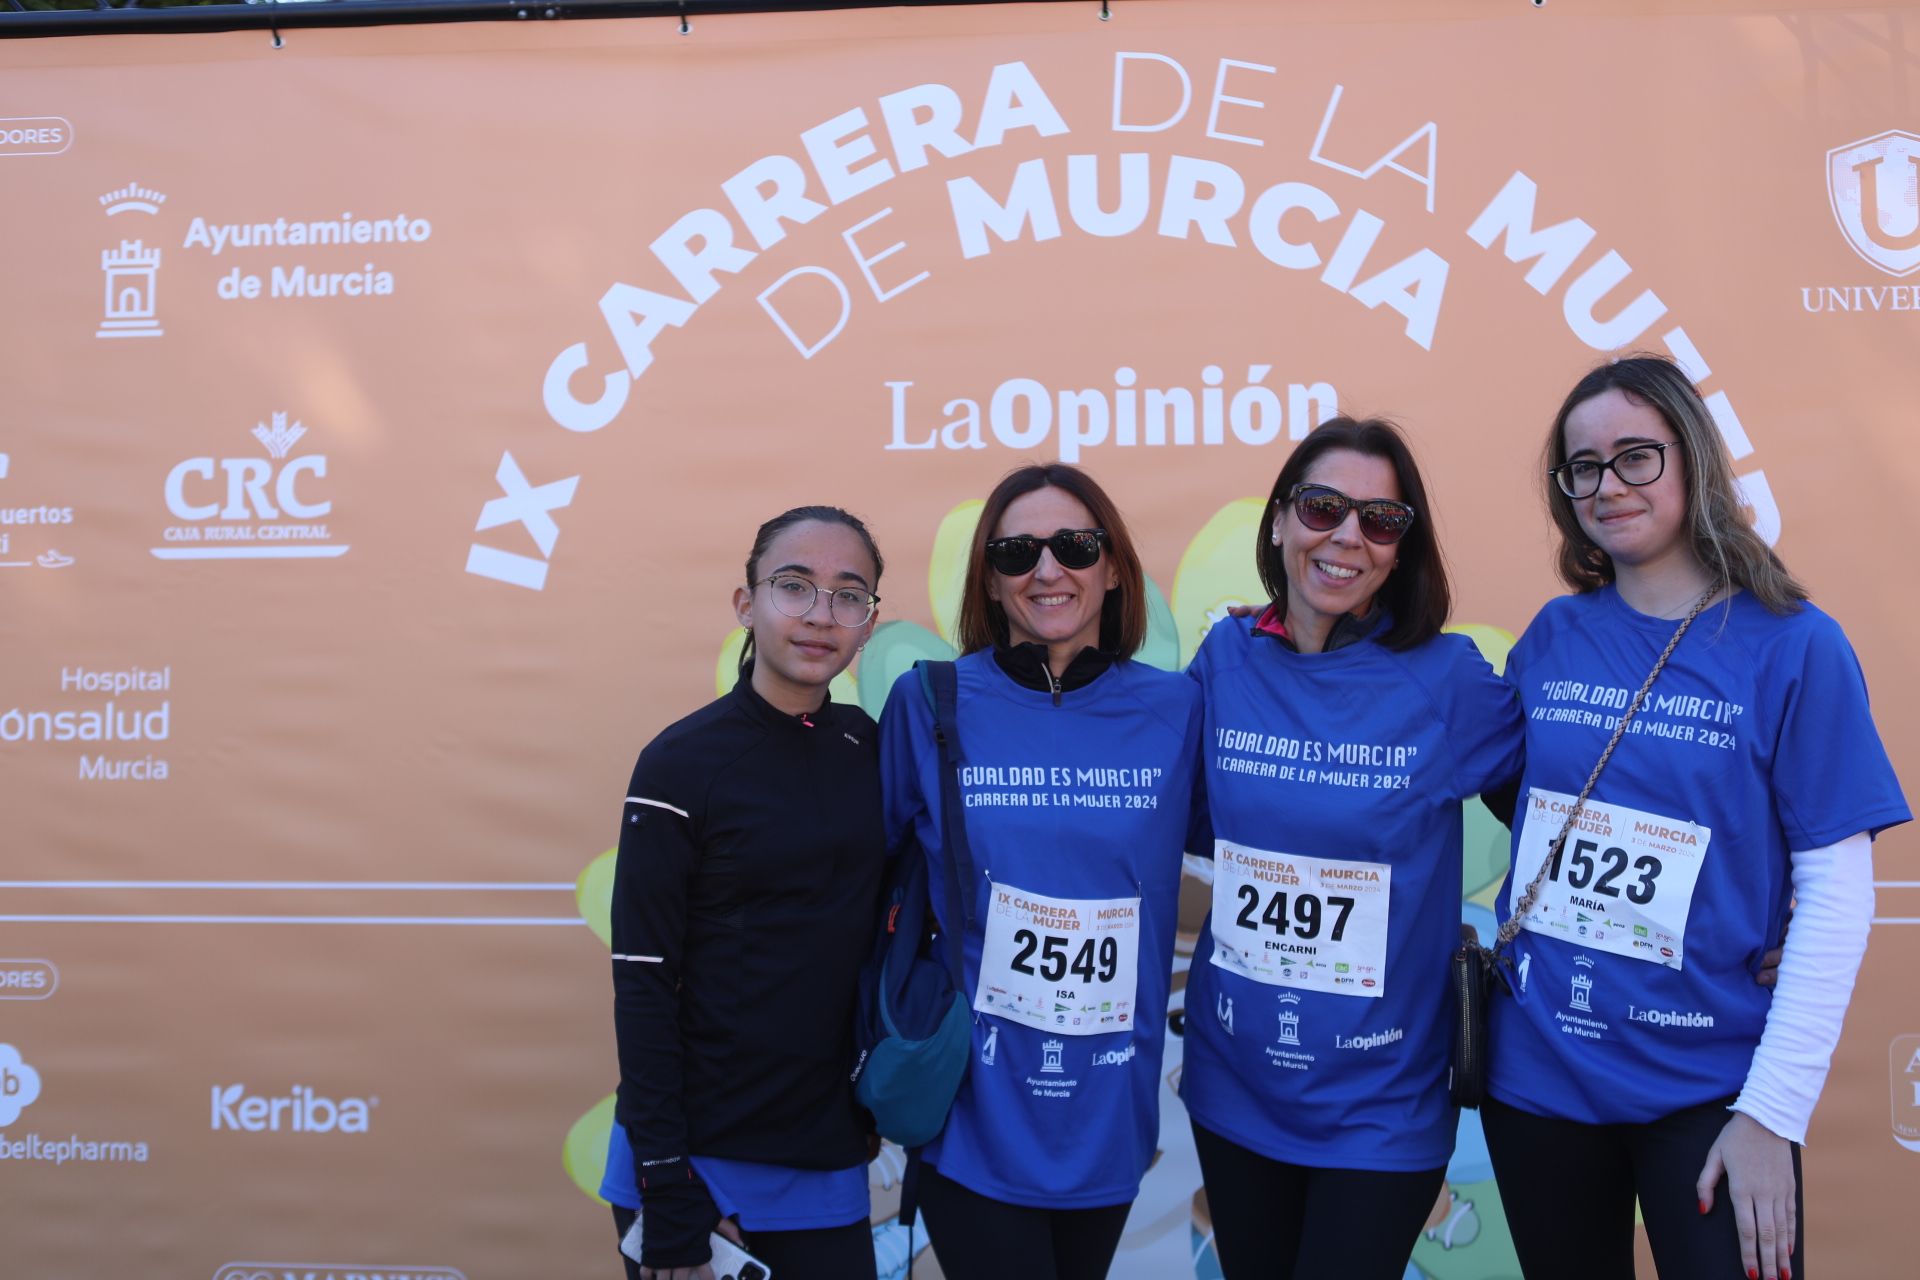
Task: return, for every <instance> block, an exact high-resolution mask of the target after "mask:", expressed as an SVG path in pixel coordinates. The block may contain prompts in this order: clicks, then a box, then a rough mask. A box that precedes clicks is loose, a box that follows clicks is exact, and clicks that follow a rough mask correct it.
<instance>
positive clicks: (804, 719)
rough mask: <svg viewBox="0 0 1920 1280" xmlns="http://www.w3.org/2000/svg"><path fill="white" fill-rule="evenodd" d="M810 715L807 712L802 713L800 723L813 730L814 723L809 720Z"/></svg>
mask: <svg viewBox="0 0 1920 1280" xmlns="http://www.w3.org/2000/svg"><path fill="white" fill-rule="evenodd" d="M810 714H811V713H810V712H806V711H802V712H801V713H800V723H801V724H803V725H805V726H807V728H809V729H811V728H813V721H812V720H810V719H808V718H807V717H808V716H809V715H810Z"/></svg>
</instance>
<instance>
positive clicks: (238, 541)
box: [150, 413, 348, 560]
mask: <svg viewBox="0 0 1920 1280" xmlns="http://www.w3.org/2000/svg"><path fill="white" fill-rule="evenodd" d="M288 419H289V415H288V414H285V413H276V414H274V415H273V417H272V423H271V425H269V424H268V423H265V422H261V423H256V424H255V425H254V428H253V431H252V435H253V438H254V439H255V440H256V441H257V442H258V443H259V446H260V448H261V449H262V450H264V451H265V453H266V455H267V456H266V457H264V458H262V457H257V456H244V455H243V456H237V457H221V458H216V457H213V456H211V455H203V456H201V457H197V458H188V459H186V460H185V461H184V462H180V463H176V464H175V465H174V467H173V469H172V470H171V471H169V472H167V479H166V485H165V488H164V495H165V498H166V503H167V511H168V513H169V514H170V515H172V516H173V518H174V519H175V520H176V521H178V522H179V523H177V524H173V525H169V526H167V527H166V529H165V530H163V531H162V533H161V540H162V541H163V542H165V543H166V544H167V545H165V546H159V547H152V548H150V550H151V551H152V552H153V554H154V555H155V556H156V557H157V558H159V559H161V560H305V559H314V558H331V557H333V556H343V555H345V554H346V553H347V549H348V547H347V544H346V543H344V542H341V541H339V540H338V539H337V537H336V536H335V534H334V532H333V529H332V527H331V526H329V525H328V524H326V523H324V521H325V520H326V519H327V517H328V516H330V515H332V514H333V501H332V499H330V498H324V497H321V496H320V482H321V481H323V480H325V479H326V478H327V456H326V455H325V454H324V453H313V452H305V451H303V452H300V453H297V454H296V453H295V452H294V450H295V447H296V446H297V445H298V444H299V443H300V441H301V440H302V439H304V438H305V436H306V434H307V428H306V426H305V425H304V424H302V423H300V422H298V421H289V420H288ZM289 455H291V456H289Z"/></svg>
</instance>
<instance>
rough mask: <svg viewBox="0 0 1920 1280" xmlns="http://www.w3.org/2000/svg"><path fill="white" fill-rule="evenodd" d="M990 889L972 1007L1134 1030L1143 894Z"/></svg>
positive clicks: (1053, 1023) (1031, 1019) (1020, 1018)
mask: <svg viewBox="0 0 1920 1280" xmlns="http://www.w3.org/2000/svg"><path fill="white" fill-rule="evenodd" d="M988 892H989V895H990V896H989V903H988V908H987V919H986V939H985V941H984V942H983V944H982V946H981V952H980V985H979V986H978V987H977V988H976V989H975V990H974V993H973V1007H974V1008H975V1009H978V1010H979V1011H980V1012H982V1013H990V1014H992V1015H994V1016H995V1017H997V1018H1005V1019H1007V1020H1008V1021H1010V1022H1018V1023H1021V1024H1023V1025H1025V1026H1029V1027H1035V1028H1038V1029H1041V1030H1044V1031H1051V1032H1054V1033H1055V1034H1057V1035H1069V1036H1093V1035H1105V1034H1107V1033H1108V1032H1113V1031H1129V1030H1132V1028H1133V1025H1134V1023H1133V1019H1134V1016H1135V1014H1136V1013H1137V1012H1138V1011H1137V1010H1136V1009H1135V1008H1134V999H1135V990H1134V989H1135V987H1136V985H1137V983H1138V978H1139V967H1140V899H1138V898H1054V897H1049V896H1047V895H1046V894H1043V893H1032V892H1029V891H1028V890H1025V889H1016V888H1014V887H1013V886H1012V885H1009V884H1002V883H998V882H996V883H994V884H993V885H991V886H990V887H989V891H988Z"/></svg>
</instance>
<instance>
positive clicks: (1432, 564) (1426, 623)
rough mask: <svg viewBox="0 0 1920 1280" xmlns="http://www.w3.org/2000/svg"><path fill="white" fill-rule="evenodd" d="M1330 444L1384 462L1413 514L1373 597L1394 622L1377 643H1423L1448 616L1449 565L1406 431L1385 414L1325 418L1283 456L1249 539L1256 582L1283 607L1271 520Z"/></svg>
mask: <svg viewBox="0 0 1920 1280" xmlns="http://www.w3.org/2000/svg"><path fill="white" fill-rule="evenodd" d="M1336 449H1345V450H1348V451H1349V452H1352V453H1358V454H1362V455H1364V456H1366V457H1369V458H1384V459H1386V461H1387V463H1388V464H1389V465H1390V466H1392V467H1393V474H1394V478H1395V479H1396V480H1398V481H1399V483H1400V498H1401V501H1403V502H1406V503H1408V504H1409V505H1411V506H1412V507H1413V509H1414V511H1415V512H1417V513H1418V516H1417V518H1416V519H1415V520H1414V522H1413V527H1412V528H1410V529H1408V530H1407V532H1406V535H1405V536H1404V537H1402V538H1401V539H1400V542H1399V552H1400V559H1399V564H1398V566H1397V567H1396V568H1395V569H1394V571H1393V572H1392V573H1390V574H1388V575H1387V581H1386V583H1385V585H1383V586H1382V587H1381V588H1380V593H1379V595H1377V596H1376V597H1374V599H1375V601H1376V602H1377V603H1378V604H1380V605H1381V606H1383V607H1385V609H1386V610H1387V612H1388V613H1389V614H1390V615H1392V618H1393V625H1392V626H1391V627H1389V628H1388V629H1387V632H1386V634H1385V635H1382V636H1381V637H1380V638H1379V639H1380V643H1381V644H1383V645H1385V646H1386V647H1387V648H1389V649H1411V648H1413V647H1414V646H1416V645H1420V644H1424V643H1426V642H1427V641H1428V640H1431V639H1433V638H1434V637H1435V636H1437V635H1439V634H1440V628H1441V627H1444V626H1445V625H1446V624H1447V614H1448V613H1449V612H1451V610H1452V608H1453V592H1452V591H1451V589H1450V588H1449V587H1448V586H1447V566H1446V563H1445V562H1444V561H1443V560H1442V559H1441V558H1440V544H1439V542H1438V541H1437V540H1436V539H1435V538H1434V534H1433V508H1432V506H1430V505H1429V504H1428V502H1427V486H1426V485H1425V484H1424V483H1423V482H1422V481H1421V479H1420V468H1419V467H1418V466H1416V465H1414V461H1413V451H1412V450H1411V449H1409V448H1408V447H1407V438H1406V436H1404V435H1402V434H1401V431H1400V428H1398V427H1396V426H1394V425H1393V423H1391V422H1388V421H1387V420H1386V419H1384V418H1362V419H1354V418H1349V417H1346V416H1344V415H1343V416H1341V417H1337V418H1329V419H1327V420H1326V421H1325V422H1323V423H1321V424H1320V425H1319V426H1317V427H1315V428H1314V429H1313V430H1312V431H1310V432H1308V433H1307V438H1306V439H1305V440H1302V441H1301V442H1300V445H1299V447H1298V448H1296V449H1295V450H1294V451H1293V453H1292V455H1291V456H1290V457H1288V459H1287V462H1286V465H1285V466H1283V467H1281V468H1280V476H1279V478H1278V479H1276V480H1275V481H1274V482H1273V493H1272V494H1271V495H1269V497H1268V501H1267V516H1266V519H1264V520H1262V521H1261V522H1260V529H1259V533H1258V534H1257V536H1256V537H1255V539H1254V551H1253V556H1254V563H1256V564H1257V565H1259V566H1260V585H1261V586H1263V587H1265V588H1266V590H1267V594H1268V595H1269V596H1270V597H1272V598H1273V600H1274V601H1275V602H1276V603H1277V604H1278V605H1279V606H1280V608H1281V609H1283V610H1284V609H1285V608H1286V603H1287V567H1286V561H1285V556H1284V555H1283V549H1282V548H1280V547H1276V546H1274V545H1273V542H1272V540H1271V539H1270V538H1269V536H1268V535H1269V534H1270V533H1271V532H1272V529H1273V522H1274V521H1275V520H1277V519H1279V517H1280V516H1281V514H1282V513H1283V511H1284V510H1285V508H1286V505H1287V495H1288V494H1290V493H1292V492H1293V486H1295V485H1297V484H1301V483H1303V482H1305V480H1306V478H1307V472H1308V471H1309V470H1311V469H1312V467H1313V464H1314V463H1315V462H1317V461H1319V460H1320V458H1321V456H1322V455H1324V454H1328V453H1331V452H1333V451H1334V450H1336ZM1349 496H1351V497H1355V498H1371V497H1378V496H1379V495H1378V494H1369V493H1356V494H1351V495H1349Z"/></svg>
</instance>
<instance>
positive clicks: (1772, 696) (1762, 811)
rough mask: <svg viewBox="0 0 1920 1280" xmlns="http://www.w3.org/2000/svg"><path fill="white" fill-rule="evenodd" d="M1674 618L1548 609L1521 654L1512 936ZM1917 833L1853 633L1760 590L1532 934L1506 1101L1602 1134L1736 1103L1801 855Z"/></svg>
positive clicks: (1698, 638)
mask: <svg viewBox="0 0 1920 1280" xmlns="http://www.w3.org/2000/svg"><path fill="white" fill-rule="evenodd" d="M1677 625H1678V624H1677V623H1675V622H1673V621H1671V620H1668V619H1664V618H1653V617H1648V616H1646V615H1644V614H1641V613H1638V612H1635V611H1634V610H1633V609H1631V608H1630V607H1628V606H1627V604H1626V603H1625V602H1624V601H1622V600H1621V599H1620V595H1619V593H1618V592H1617V591H1616V590H1615V589H1614V588H1612V587H1607V588H1604V589H1602V590H1599V591H1595V592H1592V593H1590V594H1586V595H1576V596H1566V597H1562V598H1561V599H1558V600H1555V601H1553V602H1552V603H1550V604H1548V605H1547V606H1546V608H1544V609H1542V610H1541V611H1540V614H1539V616H1538V617H1536V618H1535V619H1534V620H1533V624H1532V625H1531V626H1529V627H1528V628H1527V632H1526V634H1525V635H1524V636H1522V637H1521V639H1520V643H1519V644H1518V645H1517V646H1516V647H1515V649H1514V651H1513V654H1512V656H1511V657H1510V658H1509V659H1508V662H1507V678H1508V680H1509V681H1511V682H1512V683H1513V686H1514V688H1515V689H1516V690H1517V691H1518V692H1519V695H1520V699H1521V701H1522V703H1523V704H1524V705H1525V708H1526V715H1527V727H1526V734H1527V761H1526V774H1525V777H1524V779H1523V786H1522V788H1521V792H1520V804H1519V809H1518V812H1516V814H1515V816H1514V844H1513V847H1514V857H1515V869H1514V871H1513V874H1512V875H1511V876H1510V877H1509V880H1508V887H1507V889H1505V890H1503V891H1502V893H1501V896H1500V904H1499V906H1500V911H1499V914H1500V918H1501V919H1502V920H1505V919H1506V918H1507V917H1508V916H1509V915H1510V914H1511V912H1512V909H1513V903H1514V895H1515V894H1517V893H1521V892H1524V890H1525V887H1526V885H1527V883H1528V882H1529V881H1530V880H1531V879H1532V878H1533V873H1534V871H1535V869H1536V868H1538V867H1539V866H1540V865H1541V863H1542V862H1543V861H1544V857H1545V853H1546V851H1547V849H1548V848H1549V847H1550V845H1551V843H1552V841H1553V838H1554V837H1555V836H1556V835H1558V834H1559V830H1560V827H1561V826H1562V825H1563V823H1564V821H1565V815H1566V813H1567V811H1568V808H1569V807H1570V806H1571V803H1572V801H1573V800H1574V799H1575V798H1576V797H1577V796H1578V794H1579V792H1580V789H1581V787H1582V786H1584V785H1585V783H1586V780H1587V776H1588V774H1589V773H1590V772H1591V771H1592V769H1593V765H1594V761H1596V760H1597V759H1598V758H1599V756H1600V752H1601V750H1602V749H1603V748H1604V747H1605V746H1606V743H1607V739H1608V738H1609V737H1610V736H1611V734H1612V732H1613V729H1614V726H1615V725H1616V724H1617V723H1618V722H1619V718H1620V715H1621V712H1622V711H1623V710H1625V708H1626V706H1627V704H1628V702H1629V700H1630V699H1631V698H1632V696H1633V694H1634V692H1635V691H1636V690H1638V689H1639V687H1640V685H1641V683H1642V682H1643V681H1644V680H1645V679H1646V677H1647V673H1648V672H1649V671H1651V670H1652V669H1653V664H1654V661H1655V659H1656V658H1657V657H1658V656H1659V653H1660V651H1661V649H1662V648H1664V647H1665V645H1666V643H1667V641H1668V639H1669V638H1670V637H1671V636H1672V635H1673V633H1674V629H1675V627H1676V626H1677ZM1911 817H1912V814H1911V813H1910V812H1909V810H1908V808H1907V803H1906V800H1905V798H1904V797H1903V796H1902V794H1901V791H1900V784H1899V781H1898V779H1897V778H1895V776H1894V772H1893V767H1892V765H1891V764H1890V763H1889V762H1888V760H1887V753H1886V750H1885V749H1884V748H1883V747H1882V746H1881V744H1880V735H1879V733H1878V731H1876V730H1875V728H1874V724H1873V717H1872V715H1871V713H1870V712H1869V711H1868V709H1867V686H1866V681H1865V679H1864V678H1863V677H1862V675H1861V672H1860V664H1859V662H1858V661H1857V660H1856V659H1855V657H1854V654H1853V649H1852V647H1851V646H1850V645H1849V644H1848V643H1847V639H1846V636H1845V635H1844V634H1843V633H1842V632H1841V630H1840V627H1839V625H1838V624H1837V623H1835V622H1834V621H1833V619H1832V618H1829V617H1828V616H1827V615H1826V614H1824V613H1822V612H1821V611H1820V610H1818V609H1816V608H1814V607H1813V606H1812V605H1805V606H1802V607H1801V608H1800V609H1799V610H1798V611H1797V612H1794V613H1791V614H1787V615H1784V616H1782V615H1776V614H1773V613H1770V612H1769V611H1768V610H1767V609H1766V608H1765V606H1763V605H1761V604H1760V603H1759V602H1758V601H1757V600H1755V599H1754V598H1753V597H1752V596H1750V595H1748V594H1746V593H1744V592H1743V593H1740V594H1737V595H1735V596H1733V597H1732V599H1731V600H1729V601H1727V602H1726V603H1725V604H1724V605H1715V606H1713V607H1711V608H1709V609H1707V610H1706V611H1705V612H1703V613H1702V614H1701V615H1700V616H1699V618H1697V619H1696V620H1695V621H1694V623H1693V626H1692V628H1691V629H1690V630H1689V631H1688V632H1687V634H1686V635H1685V636H1684V637H1683V638H1682V639H1681V641H1680V644H1679V646H1678V647H1677V648H1676V649H1675V650H1674V652H1673V656H1672V658H1670V659H1669V660H1668V662H1667V666H1666V669H1665V670H1664V671H1662V672H1661V674H1660V678H1659V680H1658V681H1657V682H1655V684H1654V686H1653V690H1652V692H1651V694H1650V695H1649V697H1648V699H1647V701H1646V703H1645V705H1644V706H1643V707H1642V708H1641V710H1640V712H1639V714H1638V715H1637V716H1636V717H1635V718H1634V720H1633V722H1632V723H1631V724H1630V725H1629V726H1628V731H1627V734H1626V735H1625V737H1623V738H1622V739H1621V741H1620V745H1619V747H1618V748H1617V749H1616V750H1615V751H1614V753H1613V756H1612V758H1611V759H1610V760H1609V761H1608V762H1607V767H1606V770H1605V772H1603V773H1602V774H1601V775H1600V780H1599V783H1598V785H1597V786H1595V788H1594V791H1593V796H1592V799H1591V800H1590V801H1589V803H1588V806H1587V808H1586V809H1585V810H1583V811H1582V814H1581V817H1580V820H1579V825H1578V827H1577V828H1576V829H1575V830H1574V831H1573V832H1572V833H1571V834H1570V835H1569V837H1568V840H1567V845H1566V848H1565V850H1564V851H1563V853H1562V855H1561V859H1560V865H1559V867H1558V869H1557V870H1556V871H1555V872H1554V873H1552V874H1551V875H1550V877H1549V879H1548V880H1547V881H1546V882H1545V890H1544V892H1543V893H1542V894H1541V896H1540V900H1539V903H1538V905H1537V906H1536V908H1535V910H1534V911H1532V912H1530V913H1529V914H1528V917H1527V921H1528V924H1527V927H1526V928H1524V929H1523V930H1522V931H1521V933H1520V935H1519V937H1518V938H1517V939H1516V940H1515V970H1514V975H1513V978H1514V980H1513V988H1514V995H1515V998H1514V999H1512V1000H1508V999H1504V998H1502V999H1497V1000H1495V1001H1494V1002H1493V1019H1492V1024H1491V1033H1492V1047H1491V1050H1490V1054H1491V1057H1490V1063H1489V1068H1490V1075H1489V1081H1488V1086H1489V1089H1490V1091H1491V1093H1492V1094H1493V1096H1494V1097H1496V1098H1498V1099H1499V1100H1500V1101H1502V1102H1505V1103H1508V1104H1509V1105H1512V1106H1516V1107H1520V1108H1522V1109H1524V1110H1527V1111H1531V1112H1534V1113H1536V1114H1540V1115H1548V1116H1556V1117H1561V1118H1564V1119H1569V1120H1578V1121H1582V1122H1585V1123H1588V1124H1610V1123H1622V1122H1627V1123H1638V1122H1643V1121H1648V1120H1654V1119H1657V1118H1659V1117H1661V1116H1665V1115H1669V1114H1671V1113H1672V1112H1675V1111H1678V1110H1680V1109H1681V1108H1683V1107H1690V1106H1698V1105H1700V1104H1703V1103H1707V1102H1711V1101H1714V1100H1715V1099H1719V1098H1726V1097H1730V1096H1732V1095H1733V1094H1736V1093H1738V1092H1739V1091H1740V1088H1741V1086H1742V1084H1743V1083H1744V1081H1745V1080H1746V1075H1747V1068H1748V1066H1749V1065H1750V1064H1751V1062H1752V1060H1753V1051H1754V1047H1755V1046H1756V1045H1757V1044H1758V1043H1759V1040H1760V1033H1761V1031H1762V1030H1763V1029H1764V1027H1765V1024H1766V1017H1767V1008H1768V1004H1769V1002H1770V1000H1771V998H1772V997H1771V992H1770V991H1769V990H1768V988H1765V987H1761V986H1758V985H1756V984H1755V982H1754V980H1753V976H1754V974H1755V972H1757V970H1758V966H1759V962H1760V957H1761V956H1762V955H1763V954H1764V953H1765V952H1766V951H1768V950H1769V949H1770V948H1772V947H1774V946H1776V945H1778V943H1779V941H1780V937H1781V930H1782V926H1783V924H1784V922H1785V920H1786V914H1787V905H1788V901H1789V899H1790V897H1791V895H1792V882H1791V879H1790V868H1789V863H1788V853H1789V852H1790V851H1792V850H1795V849H1817V848H1822V847H1824V846H1826V845H1830V844H1833V843H1835V842H1836V841H1839V840H1843V839H1845V838H1846V837H1848V836H1850V835H1854V834H1856V833H1858V832H1862V831H1865V832H1868V833H1878V832H1879V831H1881V830H1882V829H1884V828H1886V827H1889V826H1893V825H1895V824H1896V823H1901V822H1906V821H1908V820H1910V818H1911Z"/></svg>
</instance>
